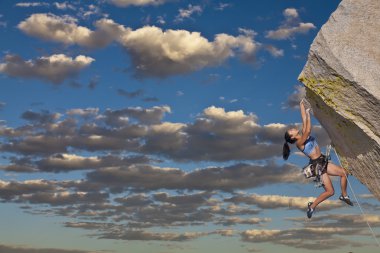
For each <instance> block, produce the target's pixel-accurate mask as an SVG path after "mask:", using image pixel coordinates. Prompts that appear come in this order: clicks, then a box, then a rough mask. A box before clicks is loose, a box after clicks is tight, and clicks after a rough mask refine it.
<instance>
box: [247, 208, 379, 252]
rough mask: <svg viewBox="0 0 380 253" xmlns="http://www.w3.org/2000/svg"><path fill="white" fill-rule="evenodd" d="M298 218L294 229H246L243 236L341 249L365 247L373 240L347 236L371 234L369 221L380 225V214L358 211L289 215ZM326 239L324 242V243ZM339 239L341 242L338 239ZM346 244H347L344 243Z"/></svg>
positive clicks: (252, 238) (255, 241)
mask: <svg viewBox="0 0 380 253" xmlns="http://www.w3.org/2000/svg"><path fill="white" fill-rule="evenodd" d="M286 220H289V221H293V222H295V223H296V224H295V227H297V228H293V229H285V230H256V229H254V230H246V231H244V232H242V233H241V236H242V240H243V241H246V242H253V243H262V242H272V243H273V242H274V243H275V244H280V245H286V246H290V247H294V248H301V249H310V248H318V249H319V250H332V249H340V248H342V247H346V246H348V245H349V246H351V247H355V248H358V247H363V246H369V245H371V244H369V243H363V242H359V241H355V240H352V239H350V240H347V239H345V238H342V237H343V236H369V235H370V234H369V233H368V228H367V221H368V222H370V223H371V225H372V226H373V227H380V216H379V215H377V214H376V215H375V214H367V215H366V217H363V216H361V215H357V214H328V215H322V216H315V217H313V219H312V220H310V221H309V222H307V227H301V228H300V227H299V226H300V225H301V226H305V225H306V224H305V218H287V219H286ZM320 241H323V244H320ZM337 242H338V243H337ZM342 245H344V246H342Z"/></svg>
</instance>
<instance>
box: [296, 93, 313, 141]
mask: <svg viewBox="0 0 380 253" xmlns="http://www.w3.org/2000/svg"><path fill="white" fill-rule="evenodd" d="M300 110H301V117H302V138H301V139H300V141H299V142H300V143H304V142H305V141H306V139H307V138H308V137H309V135H310V133H311V120H310V112H309V111H310V109H307V110H306V109H305V105H304V103H303V100H301V102H300Z"/></svg>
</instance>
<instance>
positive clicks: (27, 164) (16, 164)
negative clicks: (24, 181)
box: [0, 154, 151, 173]
mask: <svg viewBox="0 0 380 253" xmlns="http://www.w3.org/2000/svg"><path fill="white" fill-rule="evenodd" d="M11 161H12V164H10V165H0V169H1V170H4V171H13V172H37V171H39V172H55V173H58V172H69V171H74V170H94V169H97V168H103V167H111V166H126V165H131V164H146V163H150V162H151V159H149V158H148V157H146V156H128V157H119V156H113V155H106V156H92V157H91V156H90V157H84V156H79V155H75V154H54V155H51V156H48V157H46V158H42V159H37V160H31V159H28V158H20V159H17V158H12V159H11Z"/></svg>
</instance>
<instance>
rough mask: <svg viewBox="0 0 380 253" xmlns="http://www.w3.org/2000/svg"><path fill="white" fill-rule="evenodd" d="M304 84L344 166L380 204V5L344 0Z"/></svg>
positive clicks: (318, 43) (373, 0)
mask: <svg viewBox="0 0 380 253" xmlns="http://www.w3.org/2000/svg"><path fill="white" fill-rule="evenodd" d="M299 80H300V81H301V82H303V83H304V84H305V86H306V96H307V99H308V101H309V102H310V103H311V106H312V108H313V112H314V115H315V117H316V118H317V119H318V120H319V122H320V123H321V124H322V126H323V127H324V128H325V129H326V131H327V133H328V134H329V136H330V138H331V140H332V142H333V145H334V146H335V148H336V150H337V152H338V155H339V156H340V159H341V162H342V164H343V166H344V167H345V168H347V169H348V170H349V171H350V172H351V173H352V174H353V175H354V176H355V177H356V178H358V179H359V181H360V182H362V183H363V184H365V185H366V186H367V187H368V189H369V190H370V191H371V192H372V193H373V194H374V195H375V196H376V197H377V198H378V199H379V200H380V1H379V0H360V1H358V0H343V1H342V2H341V3H340V5H339V6H338V8H337V10H336V11H335V12H334V13H333V14H332V15H331V17H330V18H329V20H328V21H327V23H326V24H325V25H324V26H323V27H322V28H321V30H320V31H319V33H318V35H317V37H316V38H315V40H314V42H313V44H312V45H311V48H310V52H309V56H308V61H307V63H306V65H305V67H304V69H303V71H302V73H301V74H300V76H299Z"/></svg>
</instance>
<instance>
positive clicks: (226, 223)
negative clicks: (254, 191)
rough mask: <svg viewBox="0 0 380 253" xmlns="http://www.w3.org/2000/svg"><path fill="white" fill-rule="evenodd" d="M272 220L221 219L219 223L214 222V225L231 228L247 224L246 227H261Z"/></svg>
mask: <svg viewBox="0 0 380 253" xmlns="http://www.w3.org/2000/svg"><path fill="white" fill-rule="evenodd" d="M271 221H272V219H270V218H248V219H244V218H240V217H230V218H225V219H221V220H220V221H218V222H216V224H221V225H223V226H233V225H237V224H247V225H261V224H262V223H265V222H271Z"/></svg>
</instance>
